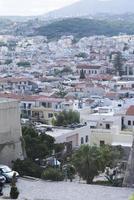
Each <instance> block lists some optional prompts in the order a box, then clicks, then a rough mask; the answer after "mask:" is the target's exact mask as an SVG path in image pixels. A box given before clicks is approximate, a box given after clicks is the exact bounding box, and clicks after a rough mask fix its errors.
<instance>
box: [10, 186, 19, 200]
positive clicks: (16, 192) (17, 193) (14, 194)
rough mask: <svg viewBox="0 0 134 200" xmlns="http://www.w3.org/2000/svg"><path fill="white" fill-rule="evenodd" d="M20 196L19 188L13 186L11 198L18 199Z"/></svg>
mask: <svg viewBox="0 0 134 200" xmlns="http://www.w3.org/2000/svg"><path fill="white" fill-rule="evenodd" d="M18 196H19V191H18V188H17V187H16V186H12V187H11V191H10V197H11V199H17V198H18Z"/></svg>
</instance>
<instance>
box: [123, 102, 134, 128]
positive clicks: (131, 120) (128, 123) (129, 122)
mask: <svg viewBox="0 0 134 200" xmlns="http://www.w3.org/2000/svg"><path fill="white" fill-rule="evenodd" d="M124 128H126V129H130V130H132V131H134V105H131V106H129V108H128V109H127V111H126V115H125V116H124Z"/></svg>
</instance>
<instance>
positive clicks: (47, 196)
mask: <svg viewBox="0 0 134 200" xmlns="http://www.w3.org/2000/svg"><path fill="white" fill-rule="evenodd" d="M17 186H18V188H19V191H20V196H19V200H23V199H25V200H26V199H27V200H116V199H117V200H128V199H129V197H130V195H131V194H133V193H134V190H133V189H128V188H115V187H103V186H96V185H86V184H81V183H70V182H56V183H55V182H45V181H41V180H34V181H32V180H27V179H20V180H19V181H18V183H17ZM9 191H10V186H9V185H8V186H6V187H5V188H4V196H8V195H9Z"/></svg>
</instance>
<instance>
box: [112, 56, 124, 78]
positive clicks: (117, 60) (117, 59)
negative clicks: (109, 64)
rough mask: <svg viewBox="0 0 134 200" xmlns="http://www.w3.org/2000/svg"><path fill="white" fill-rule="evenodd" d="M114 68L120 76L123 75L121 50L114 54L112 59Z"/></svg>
mask: <svg viewBox="0 0 134 200" xmlns="http://www.w3.org/2000/svg"><path fill="white" fill-rule="evenodd" d="M113 65H114V69H115V72H116V74H117V75H119V76H122V75H123V57H122V54H121V52H118V53H117V54H116V55H115V58H114V60H113Z"/></svg>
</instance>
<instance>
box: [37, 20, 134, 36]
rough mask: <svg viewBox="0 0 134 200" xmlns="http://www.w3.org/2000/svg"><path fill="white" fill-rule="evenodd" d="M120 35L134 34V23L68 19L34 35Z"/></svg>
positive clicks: (41, 28)
mask: <svg viewBox="0 0 134 200" xmlns="http://www.w3.org/2000/svg"><path fill="white" fill-rule="evenodd" d="M120 33H127V34H134V21H132V20H130V21H128V20H126V21H124V20H97V19H83V18H68V19H63V20H60V21H55V22H53V23H51V24H48V25H46V26H42V27H40V28H38V29H36V31H35V33H34V34H35V35H44V36H47V37H48V39H57V38H60V37H61V36H63V35H74V36H75V37H76V38H81V37H86V36H93V35H106V36H113V35H118V34H120Z"/></svg>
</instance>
